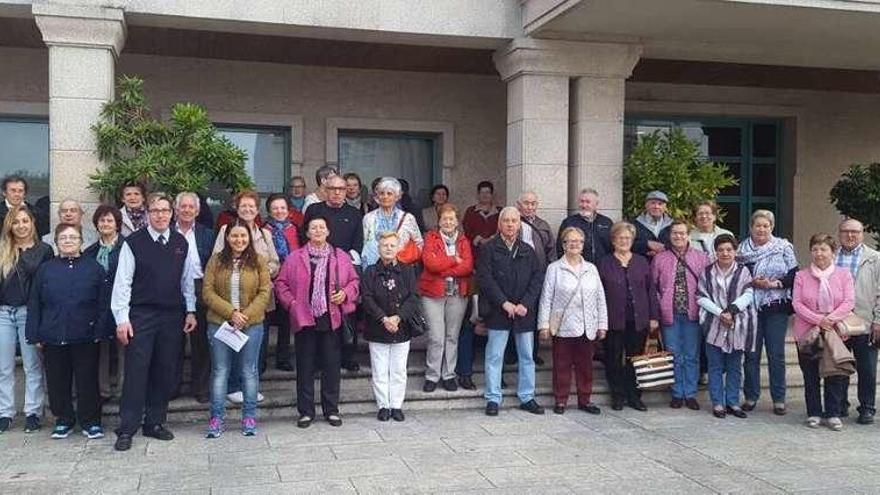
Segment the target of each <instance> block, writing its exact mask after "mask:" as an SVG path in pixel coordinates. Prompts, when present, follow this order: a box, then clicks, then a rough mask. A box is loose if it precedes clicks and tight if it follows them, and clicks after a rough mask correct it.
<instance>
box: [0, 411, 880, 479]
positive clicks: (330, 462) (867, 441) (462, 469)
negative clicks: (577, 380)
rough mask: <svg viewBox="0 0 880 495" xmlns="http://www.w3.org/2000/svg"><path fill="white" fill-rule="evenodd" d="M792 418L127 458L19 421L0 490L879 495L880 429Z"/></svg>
mask: <svg viewBox="0 0 880 495" xmlns="http://www.w3.org/2000/svg"><path fill="white" fill-rule="evenodd" d="M508 405H509V404H508ZM792 407H794V408H795V409H798V408H801V407H802V402H800V401H798V402H796V403H794V402H793V403H792ZM802 419H803V417H802V413H800V411H792V412H791V413H789V415H788V416H786V417H784V418H778V417H775V416H773V415H772V414H770V413H769V412H768V411H766V410H760V411H758V412H755V413H753V414H752V415H751V416H750V417H749V418H748V419H746V420H739V419H735V418H729V419H726V420H717V419H715V418H713V417H712V416H711V415H710V414H709V413H708V412H707V411H705V410H703V411H700V412H691V411H687V410H680V411H673V410H670V409H668V408H666V407H662V406H661V405H660V404H656V407H652V409H651V410H650V411H648V412H647V413H639V412H637V411H633V410H625V411H622V412H619V413H614V412H613V411H611V410H610V409H608V408H604V409H603V413H602V415H601V416H598V417H597V416H588V415H586V414H585V413H583V412H580V411H577V410H569V411H567V412H566V413H565V415H563V416H557V415H554V414H552V413H550V412H549V411H548V414H547V415H545V416H532V415H529V414H526V413H523V412H521V411H518V410H514V409H503V410H502V412H501V415H500V416H499V417H497V418H488V417H486V416H483V414H482V412H481V411H478V410H465V411H431V412H413V413H411V414H409V415H408V417H407V420H406V422H405V423H393V422H391V423H379V422H377V421H376V420H375V419H374V417H372V416H349V417H346V418H345V420H346V423H345V425H343V427H341V428H332V427H330V426H329V425H327V424H326V423H323V422H321V423H315V424H314V425H312V427H311V428H309V429H307V430H300V429H297V428H296V427H295V426H294V425H293V424H292V422H291V421H289V420H280V419H277V420H274V419H273V420H270V421H266V422H263V423H262V424H261V425H260V427H261V429H260V433H259V435H258V436H256V437H253V438H244V437H242V436H240V434H239V433H238V431H237V430H233V431H230V432H228V433H227V434H226V435H225V436H224V437H223V438H221V439H218V440H205V439H203V438H202V428H203V426H204V425H202V424H175V425H171V427H172V428H173V430H174V431H175V433H176V434H177V439H175V440H174V441H172V442H159V441H156V440H147V439H145V438H143V437H137V438H136V442H135V445H134V448H133V449H132V450H131V451H130V452H127V453H117V452H114V451H113V450H112V438H109V437H108V438H106V439H103V440H100V441H86V440H85V439H83V438H82V437H79V436H77V437H71V438H68V439H66V440H50V439H49V438H48V431H46V430H44V431H41V432H39V433H35V434H31V435H25V434H24V433H23V432H21V430H20V428H21V426H20V423H21V421H17V422H16V425H15V431H11V432H7V433H5V434H3V435H2V436H0V493H3V494H16V495H21V494H25V493H40V494H60V493H68V492H75V493H80V492H82V493H132V492H135V491H138V492H149V493H156V492H162V491H166V492H173V493H427V492H443V493H448V492H460V493H488V492H494V493H504V494H514V493H539V494H553V493H640V492H649V493H713V492H720V493H731V492H739V493H750V494H751V493H784V492H812V493H832V494H849V493H880V424H878V425H875V426H867V427H865V426H859V425H855V424H853V423H852V422H851V421H849V422H848V423H847V425H846V429H845V430H844V431H843V432H839V433H838V432H832V431H830V430H828V429H825V428H822V429H819V430H809V429H807V428H805V427H803V426H801V424H800V423H801V421H802Z"/></svg>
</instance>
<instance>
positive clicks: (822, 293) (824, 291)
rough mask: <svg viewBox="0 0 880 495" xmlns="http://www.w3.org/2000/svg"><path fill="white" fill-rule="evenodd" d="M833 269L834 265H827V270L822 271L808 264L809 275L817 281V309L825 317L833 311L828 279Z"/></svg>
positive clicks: (832, 299) (832, 297)
mask: <svg viewBox="0 0 880 495" xmlns="http://www.w3.org/2000/svg"><path fill="white" fill-rule="evenodd" d="M835 268H836V267H835V266H834V263H831V264H830V265H828V268H826V269H824V270H823V269H821V268H819V267H818V266H816V265H815V264H813V263H810V273H812V274H813V276H814V277H816V278H817V279H818V280H819V297H818V298H817V299H816V302H817V306H818V308H817V309H818V310H819V312H820V313H824V314H826V315H827V314H828V313H830V312H831V311H833V310H834V296H833V295H832V293H831V282H830V279H831V275H832V274H833V273H834V269H835Z"/></svg>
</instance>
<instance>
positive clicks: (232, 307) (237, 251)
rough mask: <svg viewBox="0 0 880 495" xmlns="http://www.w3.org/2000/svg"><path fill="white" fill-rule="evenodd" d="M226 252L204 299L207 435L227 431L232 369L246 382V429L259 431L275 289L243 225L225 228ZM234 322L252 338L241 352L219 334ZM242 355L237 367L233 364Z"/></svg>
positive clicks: (218, 258)
mask: <svg viewBox="0 0 880 495" xmlns="http://www.w3.org/2000/svg"><path fill="white" fill-rule="evenodd" d="M224 234H225V235H224V239H223V244H224V245H223V250H222V251H220V252H219V253H217V254H215V255H214V256H211V259H210V260H209V261H208V265H207V266H206V267H205V281H204V288H203V289H202V300H204V302H205V306H206V307H207V308H208V315H207V319H208V338H209V339H210V345H211V419H210V421H209V423H208V430H207V433H206V435H205V436H206V437H207V438H218V437H219V436H220V435H221V434H223V431H225V429H226V426H225V421H226V393H227V387H228V380H229V375H230V373H238V374H239V380H240V383H241V385H242V392H243V394H242V395H243V397H242V399H243V403H242V408H241V416H242V417H241V433H242V435H244V436H253V435H255V434H256V433H257V393H258V392H259V387H260V375H259V371H258V368H259V358H260V347H262V342H263V332H264V327H263V318H264V315H265V313H266V305H267V304H268V303H269V296H270V294H271V292H272V279H271V278H269V267H268V264H267V263H266V258H265V257H264V256H262V255H259V254H257V252H256V250H255V249H254V244H253V242H252V240H251V230H250V229H249V228H248V227H247V226H246V225H243V224H237V225H230V226H227V227H226V228H225V229H224ZM225 322H229V323H230V324H231V325H232V326H233V328H234V329H235V330H236V331H240V332H243V333H244V334H245V335H247V337H248V340H247V342H246V343H245V344H244V346H243V347H242V348H241V350H239V351H238V352H237V353H236V351H234V350H233V349H232V348H231V347H229V346H228V345H226V344H225V343H223V342H222V341H218V340H217V337H216V336H215V334H216V333H217V331H218V330H219V329H220V327H221V326H222V325H223V324H224V323H225ZM235 356H238V367H237V368H234V367H233V361H234V359H233V358H234V357H235Z"/></svg>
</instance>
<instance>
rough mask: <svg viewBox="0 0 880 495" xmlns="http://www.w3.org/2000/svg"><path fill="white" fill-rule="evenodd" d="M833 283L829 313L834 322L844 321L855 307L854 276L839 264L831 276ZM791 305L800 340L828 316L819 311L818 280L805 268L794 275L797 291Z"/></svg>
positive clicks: (830, 280)
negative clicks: (831, 308) (831, 307)
mask: <svg viewBox="0 0 880 495" xmlns="http://www.w3.org/2000/svg"><path fill="white" fill-rule="evenodd" d="M828 283H829V284H830V285H831V299H832V306H833V307H834V311H832V312H831V313H829V314H828V315H827V316H828V318H829V319H830V320H831V321H833V322H838V321H841V320H843V319H844V318H846V317H847V315H849V313H850V312H851V311H852V310H853V308H854V307H855V288H854V287H853V279H852V275H850V273H849V270H847V269H846V268H840V267H836V268H835V269H834V273H832V274H831V277H830V278H829V279H828ZM791 305H792V306H793V307H794V327H793V328H792V331H793V332H794V336H795V338H796V339H800V338H801V337H802V336H803V335H805V334H806V333H807V332H808V331H810V329H811V328H813V327H815V326H816V325H818V324H819V322H820V321H822V318H824V317H825V316H826V315H824V314H822V313H820V312H819V309H818V308H819V279H818V278H816V277H815V276H814V275H813V273H812V272H811V271H810V268H809V267H807V268H804V269H802V270H801V271H799V272H798V273H797V275H795V277H794V294H793V295H792V301H791Z"/></svg>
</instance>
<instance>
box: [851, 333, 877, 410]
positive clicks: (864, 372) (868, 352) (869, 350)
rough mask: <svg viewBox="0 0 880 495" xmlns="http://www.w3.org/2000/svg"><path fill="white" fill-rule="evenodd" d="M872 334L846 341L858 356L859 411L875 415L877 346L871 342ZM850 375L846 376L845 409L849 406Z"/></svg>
mask: <svg viewBox="0 0 880 495" xmlns="http://www.w3.org/2000/svg"><path fill="white" fill-rule="evenodd" d="M870 337H871V336H870V335H857V336H855V337H851V338H850V339H849V340H847V341H846V346H847V347H849V348H850V349H851V350H852V352H853V355H854V356H855V358H856V372H857V373H858V377H859V383H858V396H859V407H858V411H859V413H863V414H868V415H870V416H873V415H874V414H875V413H876V409H875V407H874V402H875V400H876V398H877V348H876V347H874V345H873V344H872V343H871V338H870ZM848 390H849V377H846V388H845V389H844V390H843V411H846V409H847V408H848V407H849V400H848V399H847V395H848V394H847V392H848Z"/></svg>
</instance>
